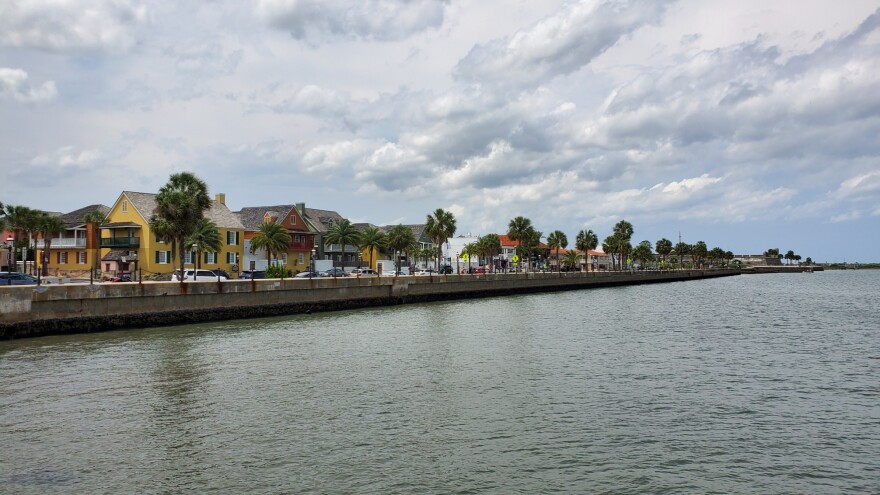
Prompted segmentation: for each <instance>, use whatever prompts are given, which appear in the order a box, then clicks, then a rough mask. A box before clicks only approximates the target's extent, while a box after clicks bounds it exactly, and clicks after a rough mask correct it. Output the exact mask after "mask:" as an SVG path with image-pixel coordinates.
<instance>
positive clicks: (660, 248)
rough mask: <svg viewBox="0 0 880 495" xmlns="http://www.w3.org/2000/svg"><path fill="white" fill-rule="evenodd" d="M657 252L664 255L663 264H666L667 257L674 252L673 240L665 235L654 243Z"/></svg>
mask: <svg viewBox="0 0 880 495" xmlns="http://www.w3.org/2000/svg"><path fill="white" fill-rule="evenodd" d="M654 248H655V249H657V254H659V255H660V256H662V257H663V264H664V265H665V264H666V257H667V256H669V253H671V252H672V241H670V240H669V239H667V238H665V237H663V238H661V239H660V240H659V241H657V242H656V243H655V244H654Z"/></svg>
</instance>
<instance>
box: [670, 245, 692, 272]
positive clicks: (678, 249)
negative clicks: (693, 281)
mask: <svg viewBox="0 0 880 495" xmlns="http://www.w3.org/2000/svg"><path fill="white" fill-rule="evenodd" d="M673 251H674V252H675V255H676V256H677V257H678V262H679V266H680V267H681V268H684V257H685V256H687V255H688V254H690V252H691V245H690V244H688V243H686V242H678V243H676V244H675V248H674V249H673Z"/></svg>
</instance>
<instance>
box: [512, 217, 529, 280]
mask: <svg viewBox="0 0 880 495" xmlns="http://www.w3.org/2000/svg"><path fill="white" fill-rule="evenodd" d="M530 230H532V231H533V230H534V228H532V221H531V220H529V219H528V218H526V217H524V216H518V217H515V218H513V219H511V220H510V222H509V223H508V224H507V237H508V238H510V240H511V241H516V244H517V246H516V253H517V254H518V255H520V257H521V258H522V257H524V256H525V254H526V253H525V251H524V249H523V240H525V238H526V237H527V236H528V234H529V231H530ZM516 270H517V271H519V263H517V264H516Z"/></svg>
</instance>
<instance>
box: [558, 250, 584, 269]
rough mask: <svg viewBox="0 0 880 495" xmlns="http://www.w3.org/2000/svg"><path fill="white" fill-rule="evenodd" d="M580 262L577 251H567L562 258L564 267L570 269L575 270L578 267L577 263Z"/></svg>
mask: <svg viewBox="0 0 880 495" xmlns="http://www.w3.org/2000/svg"><path fill="white" fill-rule="evenodd" d="M579 261H580V255H579V254H578V252H577V251H569V252H567V253H565V256H563V257H562V262H563V263H565V266H567V267H570V268H572V269H576V268H577V266H578V262H579Z"/></svg>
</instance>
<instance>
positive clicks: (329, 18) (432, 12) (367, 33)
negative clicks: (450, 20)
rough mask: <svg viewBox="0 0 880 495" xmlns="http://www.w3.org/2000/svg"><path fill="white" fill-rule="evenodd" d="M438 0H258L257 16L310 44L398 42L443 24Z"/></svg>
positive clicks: (441, 3) (441, 9) (441, 6)
mask: <svg viewBox="0 0 880 495" xmlns="http://www.w3.org/2000/svg"><path fill="white" fill-rule="evenodd" d="M446 3H447V2H445V1H441V0H410V1H406V0H343V1H338V2H325V1H322V0H261V1H260V3H259V6H258V9H257V10H258V12H259V15H260V16H261V17H262V18H263V19H264V20H265V21H266V22H268V24H269V25H270V26H272V27H274V28H276V29H280V30H283V31H287V32H289V33H290V35H291V36H292V37H293V38H294V39H297V40H301V41H306V42H308V43H312V44H321V43H323V42H327V41H332V40H337V39H343V40H367V41H398V40H403V39H406V38H409V37H410V36H413V35H415V34H418V33H420V32H422V31H425V30H427V29H433V28H437V27H439V26H441V25H442V24H443V15H444V9H445V7H446Z"/></svg>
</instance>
